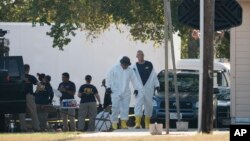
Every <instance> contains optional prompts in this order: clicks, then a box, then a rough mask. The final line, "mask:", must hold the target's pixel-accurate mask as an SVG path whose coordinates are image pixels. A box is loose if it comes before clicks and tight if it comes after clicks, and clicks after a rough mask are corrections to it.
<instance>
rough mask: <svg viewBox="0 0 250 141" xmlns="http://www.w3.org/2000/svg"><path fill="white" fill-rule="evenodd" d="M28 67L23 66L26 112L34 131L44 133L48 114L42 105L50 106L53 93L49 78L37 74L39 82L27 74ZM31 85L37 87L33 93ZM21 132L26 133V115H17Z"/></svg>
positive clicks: (26, 65)
mask: <svg viewBox="0 0 250 141" xmlns="http://www.w3.org/2000/svg"><path fill="white" fill-rule="evenodd" d="M29 71H30V66H29V65H28V64H25V65H24V72H25V88H24V92H25V94H26V105H27V110H28V111H29V113H30V116H31V119H32V120H31V122H32V127H33V130H34V131H45V130H46V126H47V118H48V112H47V111H46V110H45V109H44V105H49V104H52V100H53V97H54V92H53V89H52V86H51V84H50V80H51V77H50V76H49V75H45V74H39V73H38V74H37V76H38V79H39V81H38V80H37V78H36V77H35V76H33V75H30V74H29ZM33 85H37V88H36V91H35V92H34V91H33ZM19 120H20V128H21V131H23V132H26V131H27V127H26V122H25V120H26V115H25V113H21V114H19Z"/></svg>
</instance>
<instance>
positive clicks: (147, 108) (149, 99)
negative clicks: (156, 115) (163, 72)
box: [132, 64, 160, 117]
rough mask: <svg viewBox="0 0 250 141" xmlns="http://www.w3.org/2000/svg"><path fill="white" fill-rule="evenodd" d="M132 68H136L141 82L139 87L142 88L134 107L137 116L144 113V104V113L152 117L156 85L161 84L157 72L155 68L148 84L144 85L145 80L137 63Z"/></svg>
mask: <svg viewBox="0 0 250 141" xmlns="http://www.w3.org/2000/svg"><path fill="white" fill-rule="evenodd" d="M132 68H133V70H135V74H136V77H137V79H138V81H139V83H140V86H139V87H141V88H142V89H141V91H139V93H138V95H137V96H136V97H135V109H134V110H135V116H140V117H141V116H142V115H143V105H144V115H145V116H147V117H151V116H152V112H153V95H154V90H155V87H159V86H160V83H159V81H158V78H157V74H156V72H155V70H154V68H153V69H152V71H151V73H150V76H149V78H148V80H147V82H146V84H145V85H144V86H143V82H142V80H141V76H140V74H139V71H138V68H137V66H136V64H134V65H133V66H132Z"/></svg>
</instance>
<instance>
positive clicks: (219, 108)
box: [152, 61, 230, 127]
mask: <svg viewBox="0 0 250 141" xmlns="http://www.w3.org/2000/svg"><path fill="white" fill-rule="evenodd" d="M184 62H185V61H184ZM184 62H182V63H183V64H184V65H182V66H181V65H180V64H179V66H178V67H179V68H181V69H179V70H177V85H178V90H179V94H180V118H181V120H182V121H188V122H189V125H190V127H197V122H198V99H199V94H198V93H199V71H198V69H197V68H198V67H197V66H198V65H196V67H195V63H194V62H195V61H193V63H192V64H191V66H192V67H185V66H188V64H187V62H188V61H186V63H184ZM189 62H190V61H189ZM196 64H197V63H196ZM215 66H216V67H214V92H215V94H214V113H215V126H217V125H218V127H225V126H227V125H229V124H230V98H229V97H230V81H229V76H230V73H229V68H228V67H227V66H225V65H224V64H223V63H219V62H215ZM164 74H165V72H164V70H162V71H161V72H160V73H159V74H158V79H159V81H160V86H161V89H160V92H159V93H158V94H156V95H155V96H154V97H153V106H154V107H153V116H152V120H153V121H158V122H164V120H165V89H164V85H165V79H164ZM168 83H169V113H170V127H175V121H176V120H177V110H176V97H175V89H174V81H173V73H172V71H169V82H168Z"/></svg>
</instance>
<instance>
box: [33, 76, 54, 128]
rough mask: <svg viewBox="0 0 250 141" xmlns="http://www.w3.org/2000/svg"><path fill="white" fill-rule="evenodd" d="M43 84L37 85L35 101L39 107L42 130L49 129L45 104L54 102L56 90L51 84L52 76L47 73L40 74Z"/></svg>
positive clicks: (38, 112)
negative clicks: (54, 90)
mask: <svg viewBox="0 0 250 141" xmlns="http://www.w3.org/2000/svg"><path fill="white" fill-rule="evenodd" d="M38 76H39V80H40V81H41V82H40V83H41V85H40V86H38V87H37V90H36V93H35V102H36V107H37V115H38V119H39V121H40V128H41V130H42V131H46V129H47V119H48V114H49V113H48V111H46V109H45V106H47V105H50V104H52V100H53V97H54V92H53V89H52V86H51V85H50V80H51V77H50V76H49V75H46V76H45V74H38Z"/></svg>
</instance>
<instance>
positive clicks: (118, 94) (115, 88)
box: [19, 50, 159, 131]
mask: <svg viewBox="0 0 250 141" xmlns="http://www.w3.org/2000/svg"><path fill="white" fill-rule="evenodd" d="M136 57H137V59H138V61H137V62H136V63H135V64H134V65H133V66H130V65H131V62H130V59H129V58H128V57H127V56H124V57H122V59H121V60H120V63H119V64H117V65H115V66H114V67H113V68H112V69H111V70H110V71H109V72H108V75H107V77H106V81H105V80H103V82H102V83H103V86H104V87H105V88H106V92H105V98H104V108H106V107H107V106H109V105H111V122H112V128H113V129H117V128H118V125H117V123H118V116H119V115H120V119H121V128H123V129H127V128H128V126H127V120H128V114H129V103H130V99H131V91H130V88H129V84H130V82H132V85H133V87H134V92H133V94H134V96H135V108H134V112H135V123H136V124H135V128H141V119H142V116H143V111H144V115H145V128H149V124H150V118H151V116H152V110H153V105H152V103H153V99H152V98H153V94H154V91H155V90H156V91H158V90H159V81H158V79H157V74H156V72H155V70H154V67H153V65H152V63H151V62H149V61H146V60H144V53H143V51H141V50H139V51H137V55H136ZM24 69H25V78H26V79H25V93H26V102H27V109H28V110H29V112H30V115H31V118H32V127H33V130H34V131H43V130H46V123H47V117H48V112H46V111H45V110H43V106H44V105H49V104H51V103H52V99H53V95H54V94H53V89H52V87H51V85H50V80H51V77H50V76H49V75H45V74H38V78H39V81H40V82H39V81H38V80H37V79H36V78H35V77H34V76H32V75H30V74H29V70H30V67H29V65H27V64H26V65H25V66H24ZM91 80H92V77H91V76H90V75H86V76H85V81H86V83H85V84H83V85H82V86H81V87H80V89H79V91H78V97H79V98H81V100H80V106H79V110H78V130H79V131H83V130H84V126H85V118H86V117H87V116H88V117H89V124H88V131H94V130H95V117H96V115H97V101H98V103H99V107H102V105H101V100H100V96H99V94H98V90H97V88H96V87H95V86H94V85H92V84H91ZM33 85H37V89H36V91H35V92H33ZM58 90H59V91H60V92H61V93H62V96H61V97H60V101H61V102H62V101H63V100H64V99H74V95H75V93H76V87H75V84H74V83H73V82H72V81H70V76H69V74H68V73H67V72H65V73H63V74H62V82H61V83H60V84H59V86H58ZM61 117H62V119H63V131H69V130H70V131H75V130H76V125H75V109H62V110H61ZM19 118H20V124H21V130H22V131H26V130H27V128H26V124H25V114H19ZM68 118H69V120H70V129H69V128H68Z"/></svg>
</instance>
